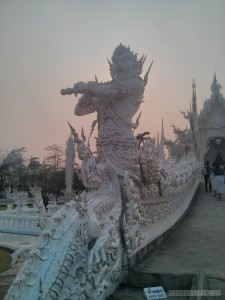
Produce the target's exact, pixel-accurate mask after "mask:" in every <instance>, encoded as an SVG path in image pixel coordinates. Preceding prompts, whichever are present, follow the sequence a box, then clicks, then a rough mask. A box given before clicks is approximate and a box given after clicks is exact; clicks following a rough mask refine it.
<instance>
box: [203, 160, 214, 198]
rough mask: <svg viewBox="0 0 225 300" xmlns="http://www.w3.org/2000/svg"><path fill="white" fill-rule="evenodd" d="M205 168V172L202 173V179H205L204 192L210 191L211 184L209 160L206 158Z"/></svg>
mask: <svg viewBox="0 0 225 300" xmlns="http://www.w3.org/2000/svg"><path fill="white" fill-rule="evenodd" d="M204 168H205V171H206V172H205V174H204V181H205V191H206V193H208V192H211V191H212V184H211V179H210V165H209V161H208V160H207V161H206V162H205V165H204Z"/></svg>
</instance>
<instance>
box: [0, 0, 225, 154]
mask: <svg viewBox="0 0 225 300" xmlns="http://www.w3.org/2000/svg"><path fill="white" fill-rule="evenodd" d="M120 43H123V44H124V45H125V46H130V48H131V50H132V51H134V52H135V53H138V54H139V57H141V56H142V54H146V55H147V59H146V62H145V68H144V71H143V76H144V74H145V72H146V71H147V69H148V66H149V64H150V63H151V61H152V60H154V64H153V66H152V69H151V73H150V76H149V81H148V84H147V86H146V90H145V94H144V100H145V102H144V103H143V105H142V107H141V109H140V110H142V118H141V121H140V125H139V128H138V129H137V130H136V133H139V132H143V131H150V132H151V136H153V137H154V136H156V135H157V133H158V132H160V131H161V120H162V118H163V119H164V129H165V136H166V138H172V137H173V135H172V127H171V125H172V124H175V125H178V126H179V127H180V128H183V129H184V128H185V127H186V124H187V122H185V121H184V120H183V117H182V115H181V114H180V110H183V111H186V110H187V109H189V107H190V100H191V94H192V88H191V81H192V78H193V77H195V80H196V85H197V100H198V110H200V109H201V108H202V105H203V102H204V100H205V99H206V98H209V96H210V86H211V83H212V79H213V76H214V73H215V71H216V74H217V79H218V81H219V83H220V84H221V85H222V87H223V88H222V92H223V89H224V87H225V1H224V0H135V1H134V0H64V1H63V0H61V1H60V0H38V1H37V0H0V78H1V80H0V91H1V96H0V149H2V150H3V151H10V150H11V149H12V148H14V147H15V146H18V147H20V146H25V147H26V149H27V155H28V156H31V155H32V156H38V157H41V158H43V157H44V155H45V150H44V148H45V146H46V145H52V144H57V145H60V146H62V147H63V148H65V143H66V139H67V138H68V136H69V127H68V125H67V121H69V122H70V123H71V124H72V125H73V126H74V127H75V128H76V129H77V131H78V132H79V133H80V131H81V126H82V125H83V126H84V130H85V133H86V135H87V136H88V135H89V132H90V127H91V123H92V121H93V120H94V119H95V115H89V116H88V117H77V116H75V115H74V107H75V103H76V99H75V97H74V96H73V95H72V96H61V94H60V90H61V89H62V88H65V87H72V86H73V84H74V83H75V82H77V81H85V82H86V81H89V80H94V76H95V74H96V75H97V77H98V79H99V81H107V80H110V74H109V70H108V69H109V67H108V62H107V58H109V59H110V58H111V56H112V53H113V50H114V49H115V47H116V46H118V45H119V44H120Z"/></svg>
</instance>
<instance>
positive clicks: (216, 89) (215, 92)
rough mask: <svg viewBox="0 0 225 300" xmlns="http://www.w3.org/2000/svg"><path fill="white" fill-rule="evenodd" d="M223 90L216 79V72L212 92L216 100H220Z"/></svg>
mask: <svg viewBox="0 0 225 300" xmlns="http://www.w3.org/2000/svg"><path fill="white" fill-rule="evenodd" d="M221 88H222V86H221V85H220V84H219V83H218V81H217V78H216V72H215V74H214V77H213V82H212V85H211V92H212V94H213V95H214V97H215V99H218V96H219V94H220V89H221Z"/></svg>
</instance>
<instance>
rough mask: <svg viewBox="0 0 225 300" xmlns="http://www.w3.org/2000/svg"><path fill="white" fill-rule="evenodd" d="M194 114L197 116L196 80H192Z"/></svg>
mask: <svg viewBox="0 0 225 300" xmlns="http://www.w3.org/2000/svg"><path fill="white" fill-rule="evenodd" d="M192 113H194V114H197V97H196V83H195V78H193V79H192Z"/></svg>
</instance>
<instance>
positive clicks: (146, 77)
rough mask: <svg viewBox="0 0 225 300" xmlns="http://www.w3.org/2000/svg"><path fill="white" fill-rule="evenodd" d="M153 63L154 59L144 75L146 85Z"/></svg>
mask: <svg viewBox="0 0 225 300" xmlns="http://www.w3.org/2000/svg"><path fill="white" fill-rule="evenodd" d="M152 64H153V61H152V63H151V64H150V66H149V68H148V71H147V73H146V74H145V76H144V86H146V84H147V82H148V74H149V72H150V70H151V67H152Z"/></svg>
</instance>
